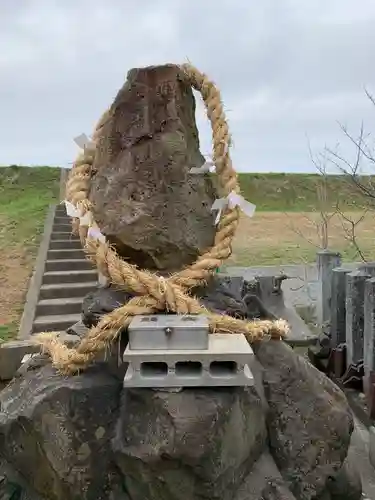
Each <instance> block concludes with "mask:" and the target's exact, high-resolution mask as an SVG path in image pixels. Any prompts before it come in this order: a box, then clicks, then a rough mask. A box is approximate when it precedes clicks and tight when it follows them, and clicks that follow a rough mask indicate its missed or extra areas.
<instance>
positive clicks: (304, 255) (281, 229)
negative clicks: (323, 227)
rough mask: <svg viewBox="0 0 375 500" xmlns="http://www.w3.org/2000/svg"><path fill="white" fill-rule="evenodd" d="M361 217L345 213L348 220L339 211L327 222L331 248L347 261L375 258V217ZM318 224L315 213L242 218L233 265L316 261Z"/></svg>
mask: <svg viewBox="0 0 375 500" xmlns="http://www.w3.org/2000/svg"><path fill="white" fill-rule="evenodd" d="M361 216H362V214H361V213H356V212H352V213H346V214H345V215H344V217H345V218H346V219H349V220H345V219H344V218H343V217H342V216H340V215H338V214H336V215H334V216H333V217H332V218H331V219H330V221H329V222H328V237H329V248H330V249H332V250H337V251H339V252H341V254H342V256H343V259H344V260H347V261H360V260H362V257H364V258H365V260H367V261H368V260H371V259H374V258H375V248H374V239H375V228H374V217H373V214H372V213H368V214H367V215H366V216H365V217H364V218H363V220H361ZM357 221H359V222H358V223H357ZM319 224H320V217H319V215H318V214H315V213H282V212H258V213H256V214H255V216H254V217H253V218H251V219H250V218H247V217H243V218H242V219H241V223H240V226H239V229H238V231H237V235H236V238H235V242H234V245H233V255H232V257H231V262H230V264H231V265H238V266H252V265H254V266H255V265H256V266H258V265H273V264H274V265H277V264H303V263H309V262H314V261H315V258H316V251H317V250H318V249H319V248H320V247H321V237H320V236H319V232H320V229H319ZM353 228H354V238H353ZM356 245H357V246H358V248H359V249H360V252H361V254H362V257H361V254H360V253H359V252H358V248H356Z"/></svg>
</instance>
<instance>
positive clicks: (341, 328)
mask: <svg viewBox="0 0 375 500" xmlns="http://www.w3.org/2000/svg"><path fill="white" fill-rule="evenodd" d="M350 272H351V270H350V269H346V268H344V267H335V268H334V269H332V285H331V325H330V334H331V335H330V347H331V348H332V349H335V348H336V347H337V346H338V345H340V344H344V343H345V342H346V276H347V274H348V273H350Z"/></svg>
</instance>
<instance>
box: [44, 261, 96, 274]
mask: <svg viewBox="0 0 375 500" xmlns="http://www.w3.org/2000/svg"><path fill="white" fill-rule="evenodd" d="M44 269H45V271H46V272H48V271H86V270H90V269H93V265H92V264H91V262H89V261H88V260H87V259H57V260H46V265H45V268H44Z"/></svg>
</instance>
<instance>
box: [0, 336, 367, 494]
mask: <svg viewBox="0 0 375 500" xmlns="http://www.w3.org/2000/svg"><path fill="white" fill-rule="evenodd" d="M254 352H255V358H256V359H255V361H254V364H253V366H252V371H253V373H254V376H255V386H254V387H250V388H210V389H208V388H199V389H184V390H181V391H173V392H172V391H165V390H164V391H163V390H151V389H150V390H148V389H143V390H142V389H138V390H123V389H122V383H121V382H122V380H121V378H120V377H117V376H116V375H114V374H113V372H110V371H109V369H108V366H107V364H106V363H98V364H97V365H96V366H94V367H93V368H91V369H89V370H88V371H87V372H85V373H83V374H81V375H79V376H77V377H72V378H66V377H60V376H59V375H57V374H56V373H55V371H54V370H53V369H52V368H51V367H50V366H49V365H46V364H45V361H43V363H42V365H43V366H41V367H40V368H37V367H36V366H35V361H34V363H33V364H32V366H31V369H30V370H28V369H27V365H26V367H24V370H23V375H22V376H19V377H18V378H16V379H15V380H14V381H13V382H12V383H11V384H10V385H9V386H8V387H6V388H5V389H4V390H3V391H1V392H0V457H1V459H2V460H3V462H1V461H0V487H1V484H2V483H1V477H3V484H4V485H7V488H8V490H9V491H13V490H14V489H15V488H16V489H17V488H18V490H20V491H21V490H22V491H24V494H25V497H24V498H30V500H47V499H48V500H66V499H69V500H70V499H71V500H75V499H77V500H78V499H80V500H101V499H103V500H104V499H111V500H121V499H123V500H166V499H168V500H216V499H217V500H232V499H233V500H261V499H263V500H317V499H320V500H338V498H340V500H360V498H361V491H360V489H361V488H360V480H359V478H358V473H357V472H356V470H355V469H354V467H353V464H351V463H349V462H348V459H347V451H348V447H349V442H350V436H351V433H352V430H353V420H352V416H351V412H350V409H349V406H348V404H347V401H346V399H345V397H344V395H343V394H342V392H341V391H340V390H339V389H338V388H336V386H335V385H334V384H333V383H332V382H331V381H330V380H328V379H327V378H326V377H325V376H324V375H323V374H321V373H320V372H318V371H317V370H316V369H315V368H314V367H313V366H311V365H310V364H309V363H308V361H306V360H305V359H303V358H301V357H299V356H298V355H296V354H295V353H294V351H293V350H292V349H290V348H289V347H288V346H287V345H286V344H284V343H282V342H277V341H269V342H261V343H258V344H257V345H254ZM4 464H6V466H5V465H4ZM9 470H16V471H17V472H18V474H20V476H21V477H22V478H23V482H22V484H21V481H20V482H18V480H17V477H16V476H13V475H12V473H10V472H9ZM358 481H359V482H358ZM4 487H5V486H4ZM0 491H1V489H0ZM34 491H35V494H36V495H37V496H36V497H35V496H32V495H31V493H30V492H34ZM27 495H29V496H27ZM0 498H1V497H0ZM3 498H4V499H6V500H11V499H12V497H11V496H8V497H7V496H4V497H3Z"/></svg>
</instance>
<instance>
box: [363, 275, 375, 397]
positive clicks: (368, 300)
mask: <svg viewBox="0 0 375 500" xmlns="http://www.w3.org/2000/svg"><path fill="white" fill-rule="evenodd" d="M363 349H364V355H363V364H364V371H365V376H364V379H363V386H364V390H365V394H368V393H369V387H370V385H371V384H370V378H372V377H373V373H374V372H375V278H371V279H369V280H367V281H366V285H365V301H364V341H363Z"/></svg>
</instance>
